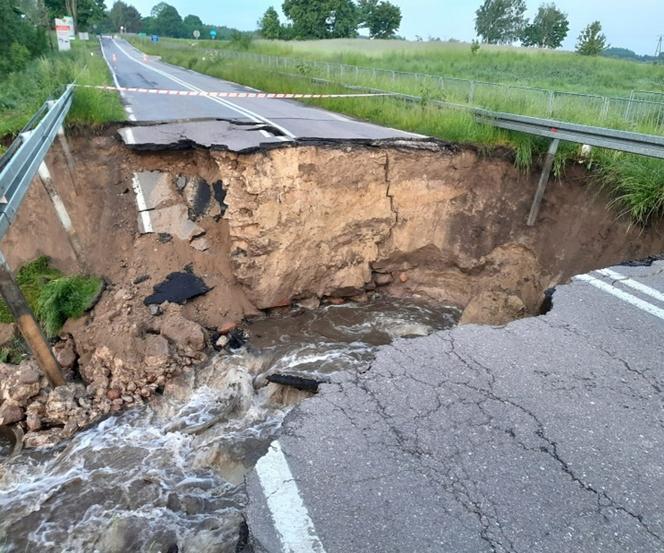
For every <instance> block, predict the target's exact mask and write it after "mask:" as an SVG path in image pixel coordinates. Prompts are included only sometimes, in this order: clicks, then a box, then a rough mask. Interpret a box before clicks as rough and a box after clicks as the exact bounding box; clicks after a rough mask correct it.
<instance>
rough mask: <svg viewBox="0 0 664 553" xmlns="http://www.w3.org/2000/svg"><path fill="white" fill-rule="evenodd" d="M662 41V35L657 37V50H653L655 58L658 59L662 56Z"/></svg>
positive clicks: (663, 37) (663, 36)
mask: <svg viewBox="0 0 664 553" xmlns="http://www.w3.org/2000/svg"><path fill="white" fill-rule="evenodd" d="M663 39H664V35H659V40H658V41H657V48H655V57H656V58H658V61H659V57H660V56H661V55H662V40H663Z"/></svg>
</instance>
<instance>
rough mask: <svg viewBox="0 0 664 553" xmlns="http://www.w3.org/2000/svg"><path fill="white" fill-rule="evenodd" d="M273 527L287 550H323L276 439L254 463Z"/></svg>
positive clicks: (322, 552)
mask: <svg viewBox="0 0 664 553" xmlns="http://www.w3.org/2000/svg"><path fill="white" fill-rule="evenodd" d="M255 470H256V474H257V475H258V479H259V481H260V483H261V487H262V488H263V494H264V495H265V500H266V502H267V506H268V508H269V509H270V513H271V514H272V520H273V521H274V527H275V529H276V530H277V533H278V534H279V537H280V539H281V544H282V546H283V549H284V551H285V552H287V553H325V548H324V547H323V544H322V543H321V542H320V540H319V539H318V536H317V535H316V529H315V528H314V523H313V521H312V520H311V517H310V516H309V512H308V511H307V508H306V507H305V505H304V502H303V501H302V496H301V495H300V491H299V490H298V489H297V484H296V483H295V478H294V476H293V473H292V472H291V471H290V468H289V466H288V461H287V460H286V457H285V456H284V452H283V451H282V449H281V444H279V442H278V441H274V442H272V444H271V445H270V449H269V450H268V452H267V454H266V455H265V456H263V457H261V459H260V460H259V461H258V463H257V464H256V469H255Z"/></svg>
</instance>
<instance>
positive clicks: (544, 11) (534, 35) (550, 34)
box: [521, 3, 569, 48]
mask: <svg viewBox="0 0 664 553" xmlns="http://www.w3.org/2000/svg"><path fill="white" fill-rule="evenodd" d="M568 32H569V20H568V19H567V14H565V13H563V12H561V11H560V10H559V9H558V8H556V5H555V4H553V3H551V4H542V5H541V6H540V7H539V9H538V10H537V15H536V16H535V19H533V22H532V23H531V24H530V25H528V26H526V28H525V29H524V31H523V36H522V37H521V42H522V43H523V45H524V46H539V47H540V48H559V47H560V45H561V44H562V43H563V41H564V40H565V38H566V37H567V33H568Z"/></svg>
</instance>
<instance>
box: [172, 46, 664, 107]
mask: <svg viewBox="0 0 664 553" xmlns="http://www.w3.org/2000/svg"><path fill="white" fill-rule="evenodd" d="M162 40H163V43H164V44H165V45H168V44H170V43H187V44H189V43H191V42H193V41H189V40H177V39H162ZM228 46H229V45H228V43H222V42H219V41H217V42H215V41H211V40H201V41H198V47H203V48H219V47H221V48H224V47H228ZM248 51H250V52H255V53H259V54H265V55H273V56H288V57H294V58H300V59H304V60H320V61H326V62H336V63H345V64H350V65H359V66H362V67H376V68H381V69H389V70H394V71H407V72H413V73H430V74H433V75H437V76H448V77H456V78H461V79H475V80H479V81H489V82H495V83H507V84H511V85H520V86H530V87H541V88H547V89H553V90H560V91H567V92H580V93H588V94H600V95H607V96H629V94H630V92H631V91H632V90H653V91H661V92H664V65H654V64H646V63H635V62H631V61H623V60H617V59H611V58H604V57H587V56H580V55H578V54H575V53H572V52H562V51H552V50H546V49H538V48H513V47H507V46H490V45H482V47H481V48H480V51H479V52H478V53H477V54H475V55H473V54H472V53H471V51H470V45H469V44H467V43H462V42H459V43H456V42H451V43H450V42H405V41H395V40H361V39H337V40H315V41H289V42H286V41H269V40H256V41H253V42H252V43H251V46H250V47H249V50H248Z"/></svg>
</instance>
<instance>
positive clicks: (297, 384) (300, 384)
mask: <svg viewBox="0 0 664 553" xmlns="http://www.w3.org/2000/svg"><path fill="white" fill-rule="evenodd" d="M265 379H266V380H267V381H268V382H272V383H274V384H281V385H282V386H291V387H292V388H295V389H296V390H302V391H305V392H312V393H316V392H318V386H320V384H321V381H320V380H316V379H315V378H307V377H303V376H295V375H291V374H278V373H273V374H268V375H267V376H266V377H265Z"/></svg>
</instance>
